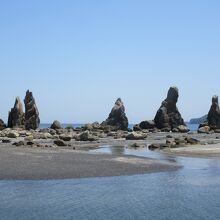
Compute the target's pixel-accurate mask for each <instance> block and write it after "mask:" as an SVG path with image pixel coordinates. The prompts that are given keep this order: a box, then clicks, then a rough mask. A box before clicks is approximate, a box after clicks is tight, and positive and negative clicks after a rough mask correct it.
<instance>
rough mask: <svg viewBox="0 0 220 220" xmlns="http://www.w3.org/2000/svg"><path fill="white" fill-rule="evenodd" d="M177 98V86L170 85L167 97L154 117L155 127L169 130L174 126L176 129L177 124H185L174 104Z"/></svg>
mask: <svg viewBox="0 0 220 220" xmlns="http://www.w3.org/2000/svg"><path fill="white" fill-rule="evenodd" d="M178 98H179V91H178V88H176V87H171V88H170V89H169V91H168V94H167V98H166V99H165V100H164V101H163V102H162V104H161V106H160V108H159V110H158V111H157V113H156V116H155V118H154V122H155V124H156V127H157V128H159V129H161V130H165V131H171V130H172V129H174V128H177V129H178V126H180V125H183V126H186V124H185V123H184V120H183V118H182V116H181V114H180V112H179V110H178V108H177V106H176V104H177V101H178Z"/></svg>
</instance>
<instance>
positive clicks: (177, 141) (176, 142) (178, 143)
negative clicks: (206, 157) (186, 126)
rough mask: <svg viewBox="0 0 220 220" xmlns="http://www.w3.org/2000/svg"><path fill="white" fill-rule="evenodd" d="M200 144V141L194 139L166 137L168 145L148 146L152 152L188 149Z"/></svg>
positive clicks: (156, 144)
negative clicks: (178, 148)
mask: <svg viewBox="0 0 220 220" xmlns="http://www.w3.org/2000/svg"><path fill="white" fill-rule="evenodd" d="M197 144H200V141H199V140H197V139H195V138H192V137H187V136H183V137H178V138H175V137H172V136H170V135H168V136H167V137H166V143H153V144H151V145H149V146H148V148H149V149H150V150H161V149H164V148H177V147H186V146H187V145H197Z"/></svg>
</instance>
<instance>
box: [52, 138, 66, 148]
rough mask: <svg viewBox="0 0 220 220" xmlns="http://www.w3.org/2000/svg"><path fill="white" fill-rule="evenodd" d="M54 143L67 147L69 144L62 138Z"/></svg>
mask: <svg viewBox="0 0 220 220" xmlns="http://www.w3.org/2000/svg"><path fill="white" fill-rule="evenodd" d="M54 144H56V145H57V146H59V147H66V146H67V144H66V143H65V142H64V141H63V140H60V139H57V140H55V141H54Z"/></svg>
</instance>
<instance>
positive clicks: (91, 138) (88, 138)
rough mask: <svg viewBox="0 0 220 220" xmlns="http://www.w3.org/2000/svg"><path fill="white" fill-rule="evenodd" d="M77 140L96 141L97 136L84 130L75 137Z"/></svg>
mask: <svg viewBox="0 0 220 220" xmlns="http://www.w3.org/2000/svg"><path fill="white" fill-rule="evenodd" d="M76 140H77V141H97V140H98V138H97V137H95V136H93V135H92V134H91V133H90V132H89V131H84V132H82V133H81V134H79V135H78V136H77V137H76Z"/></svg>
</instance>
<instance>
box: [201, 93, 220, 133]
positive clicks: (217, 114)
mask: <svg viewBox="0 0 220 220" xmlns="http://www.w3.org/2000/svg"><path fill="white" fill-rule="evenodd" d="M211 130H212V131H213V130H214V131H216V132H219V131H220V108H219V102H218V96H216V95H215V96H213V97H212V105H211V108H210V110H209V113H208V116H207V122H205V123H201V124H200V125H199V129H198V132H199V133H209V132H210V131H211Z"/></svg>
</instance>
